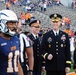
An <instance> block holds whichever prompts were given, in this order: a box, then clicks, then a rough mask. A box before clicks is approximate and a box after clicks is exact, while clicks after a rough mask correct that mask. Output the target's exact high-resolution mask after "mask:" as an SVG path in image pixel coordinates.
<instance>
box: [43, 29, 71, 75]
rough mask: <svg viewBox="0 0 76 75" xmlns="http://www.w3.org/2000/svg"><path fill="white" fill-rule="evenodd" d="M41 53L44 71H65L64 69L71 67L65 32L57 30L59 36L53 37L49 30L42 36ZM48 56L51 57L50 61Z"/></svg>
mask: <svg viewBox="0 0 76 75" xmlns="http://www.w3.org/2000/svg"><path fill="white" fill-rule="evenodd" d="M42 51H43V57H44V58H45V60H46V64H45V68H46V71H55V72H58V71H65V67H71V55H70V42H69V37H68V34H66V33H65V32H62V31H60V30H59V34H58V35H57V36H55V34H54V32H53V30H51V31H49V32H47V33H46V34H44V36H43V40H42ZM48 54H52V55H53V58H52V60H48V59H47V56H48ZM55 75H57V74H55ZM63 75H65V74H63Z"/></svg>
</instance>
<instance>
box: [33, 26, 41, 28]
mask: <svg viewBox="0 0 76 75" xmlns="http://www.w3.org/2000/svg"><path fill="white" fill-rule="evenodd" d="M32 27H35V28H40V26H32Z"/></svg>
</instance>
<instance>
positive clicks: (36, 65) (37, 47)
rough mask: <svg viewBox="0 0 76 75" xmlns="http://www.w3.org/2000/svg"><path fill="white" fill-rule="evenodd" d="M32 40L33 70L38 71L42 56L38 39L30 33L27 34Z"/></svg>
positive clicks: (40, 66)
mask: <svg viewBox="0 0 76 75" xmlns="http://www.w3.org/2000/svg"><path fill="white" fill-rule="evenodd" d="M28 37H29V38H30V39H31V40H32V42H33V52H34V71H35V72H40V71H41V68H42V56H41V47H40V41H39V39H38V38H37V39H35V38H34V36H33V35H32V34H30V35H29V36H28Z"/></svg>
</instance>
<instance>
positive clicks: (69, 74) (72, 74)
mask: <svg viewBox="0 0 76 75" xmlns="http://www.w3.org/2000/svg"><path fill="white" fill-rule="evenodd" d="M66 75H76V73H75V72H71V73H68V74H66Z"/></svg>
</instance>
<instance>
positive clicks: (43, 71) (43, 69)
mask: <svg viewBox="0 0 76 75" xmlns="http://www.w3.org/2000/svg"><path fill="white" fill-rule="evenodd" d="M45 72H46V70H45V66H43V67H42V75H43V74H44V73H45Z"/></svg>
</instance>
